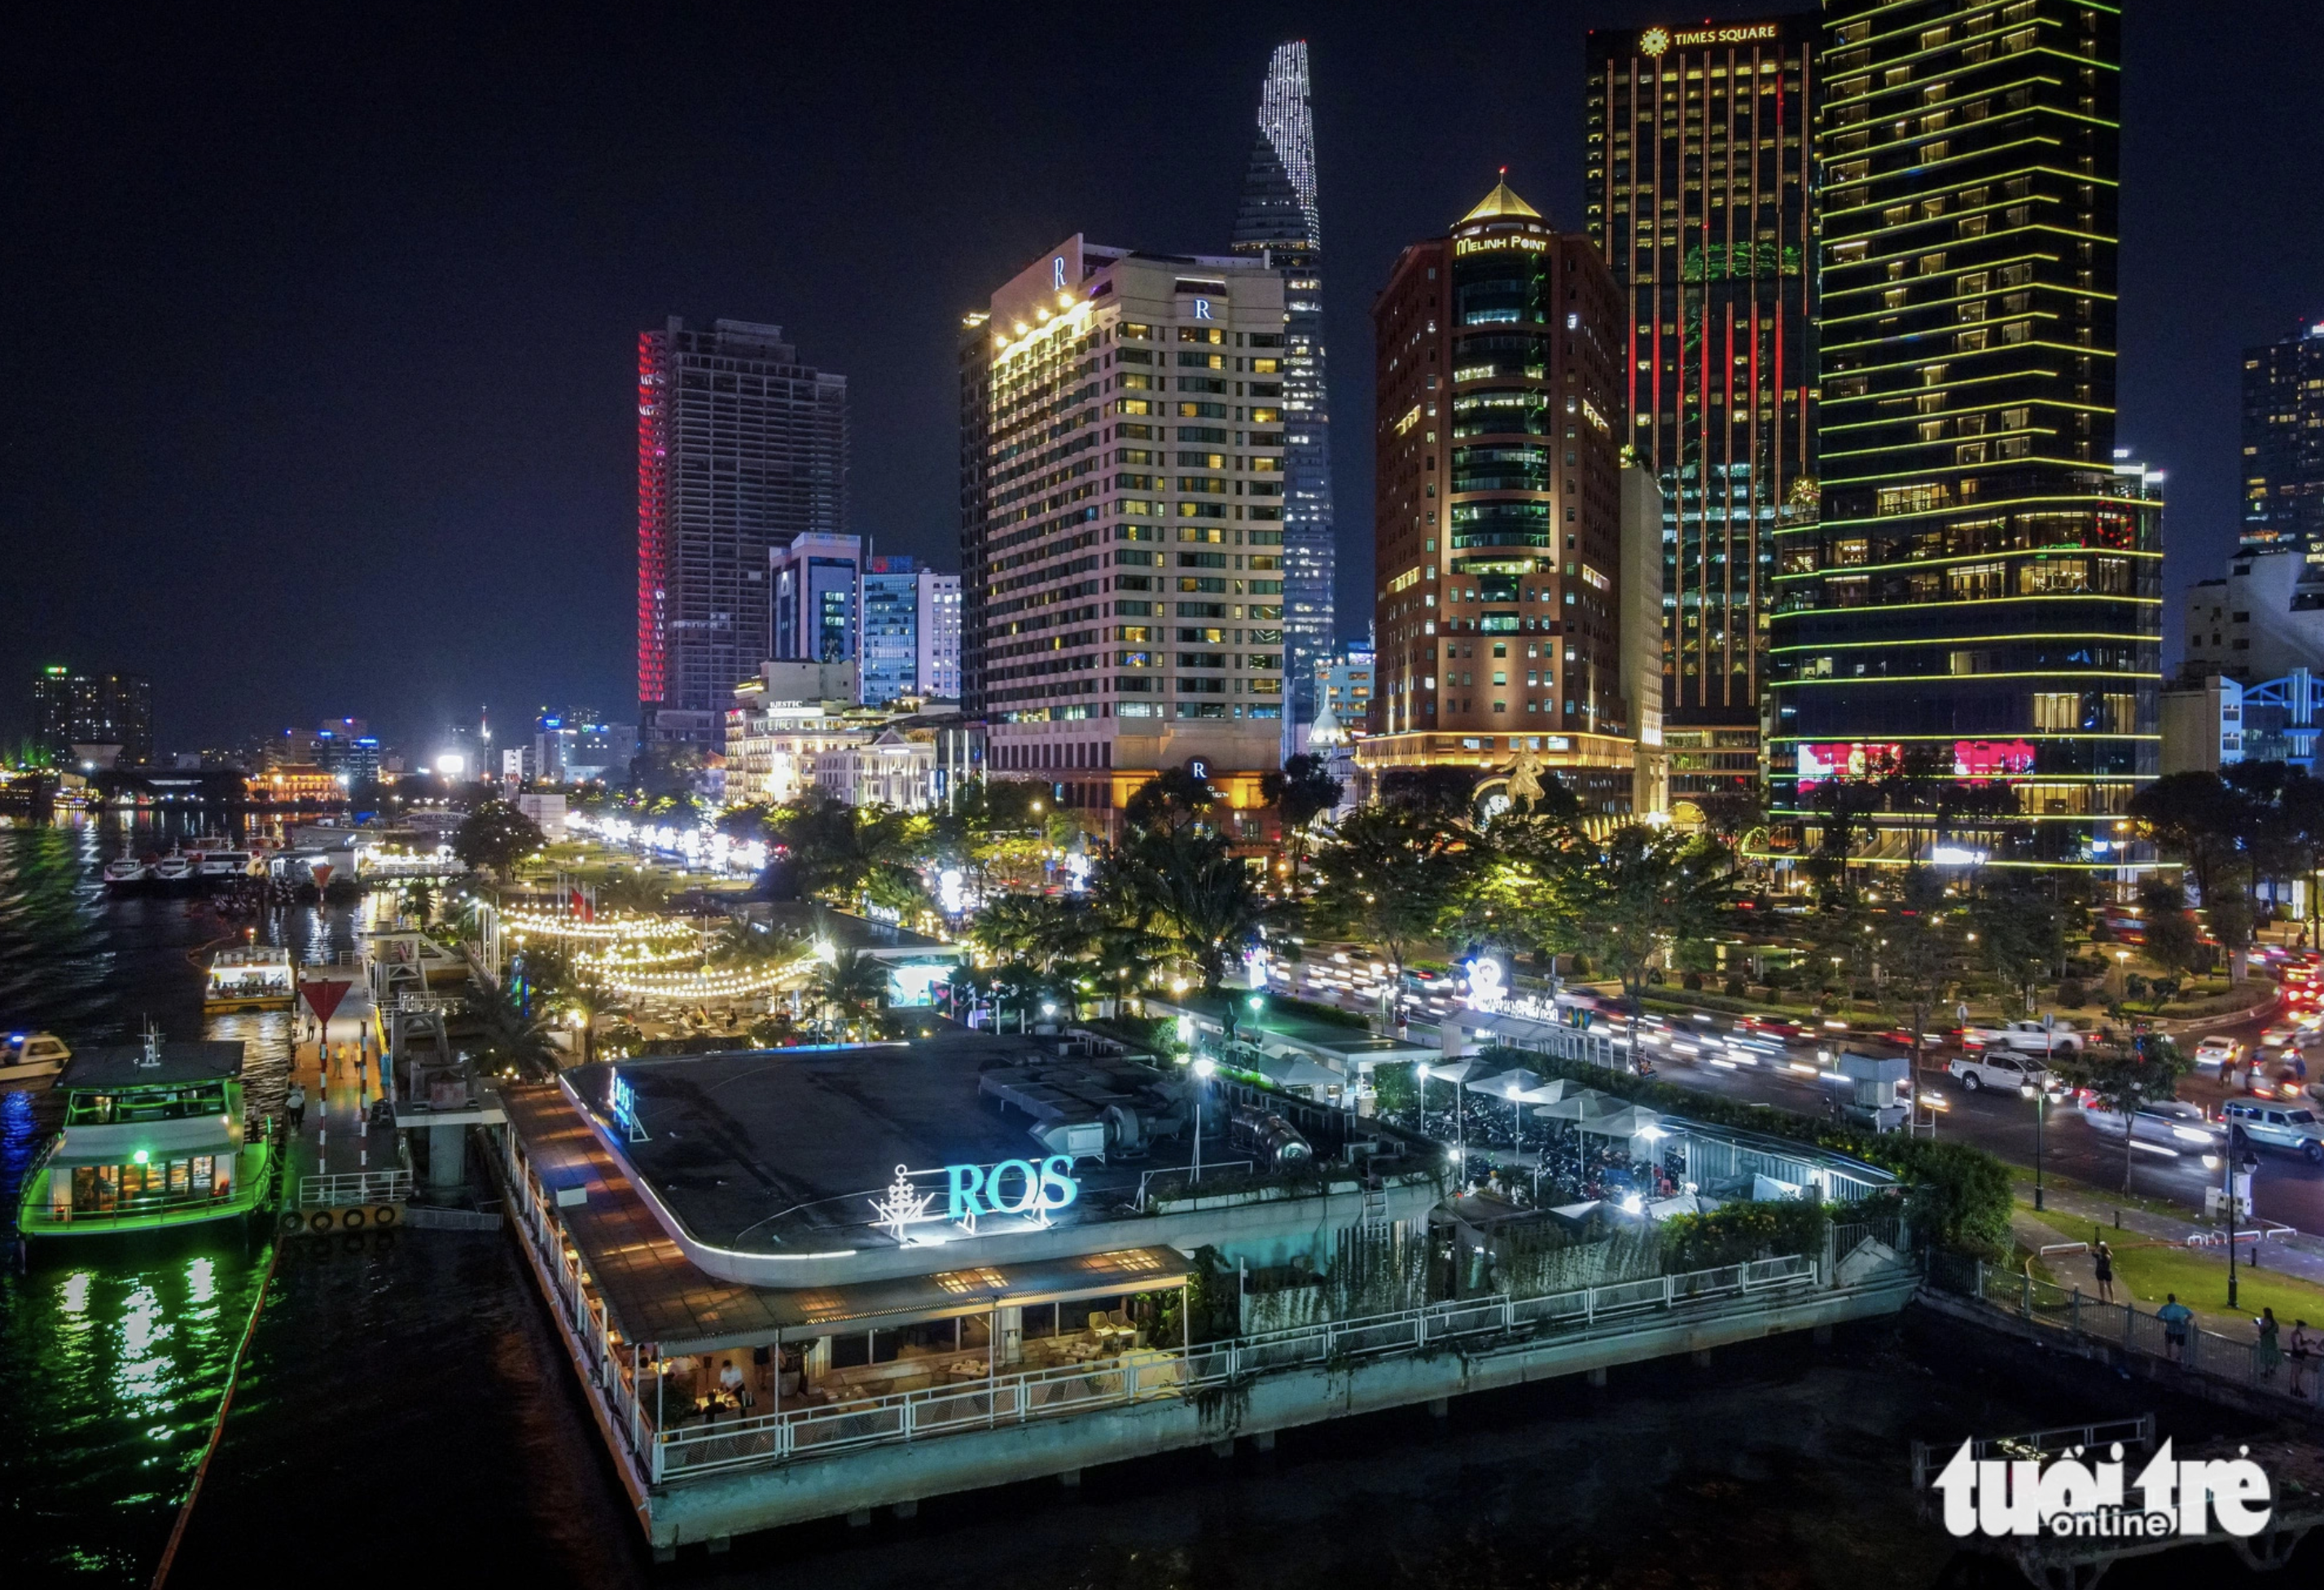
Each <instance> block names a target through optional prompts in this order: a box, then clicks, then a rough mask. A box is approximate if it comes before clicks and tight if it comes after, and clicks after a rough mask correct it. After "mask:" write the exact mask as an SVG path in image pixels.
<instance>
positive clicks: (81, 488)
mask: <svg viewBox="0 0 2324 1590" xmlns="http://www.w3.org/2000/svg"><path fill="white" fill-rule="evenodd" d="M2128 9H2129V10H2130V11H2131V12H2132V14H2131V15H2130V16H2129V17H2128V18H2126V23H2125V29H2126V41H2127V42H2126V51H2127V61H2126V72H2125V87H2124V103H2125V114H2126V126H2125V131H2124V156H2123V166H2124V177H2125V184H2124V198H2123V217H2124V228H2125V236H2124V246H2123V256H2122V257H2123V273H2122V287H2123V294H2124V301H2123V306H2122V347H2123V355H2124V356H2123V360H2122V388H2121V397H2122V402H2123V405H2124V408H2123V414H2122V420H2121V440H2122V442H2123V444H2124V445H2126V446H2130V447H2133V448H2136V449H2137V450H2138V453H2139V455H2140V456H2142V457H2144V458H2148V459H2150V460H2151V461H2153V463H2155V464H2157V465H2158V466H2161V467H2164V468H2167V469H2168V470H2169V471H2170V473H2171V477H2172V480H2171V492H2170V500H2171V506H2170V510H2169V513H2168V515H2167V518H2166V521H2165V524H2166V537H2167V541H2168V544H2169V546H2170V549H2171V559H2170V564H2169V571H2168V578H2169V584H2170V587H2171V590H2172V593H2173V596H2174V600H2173V604H2172V624H2171V628H2172V632H2173V633H2172V647H2171V654H2172V657H2173V658H2174V659H2175V654H2176V633H2175V632H2176V628H2177V625H2176V611H2175V609H2176V602H2175V594H2176V592H2177V591H2178V590H2179V589H2180V588H2181V587H2183V586H2184V585H2185V584H2186V583H2187V582H2189V581H2190V580H2193V579H2197V578H2204V577H2205V576H2207V575H2209V574H2213V573H2216V572H2218V564H2219V562H2220V559H2221V558H2222V556H2223V555H2224V553H2225V551H2226V550H2227V549H2228V548H2229V547H2230V546H2231V545H2232V542H2233V540H2234V537H2235V534H2236V521H2237V517H2238V514H2239V505H2238V484H2237V474H2238V471H2237V462H2236V447H2237V435H2236V423H2237V420H2236V406H2237V376H2238V366H2239V350H2240V349H2241V348H2242V347H2244V345H2246V343H2248V342H2255V341H2259V340H2263V339H2266V338H2271V337H2275V336H2278V335H2281V334H2282V333H2283V332H2285V331H2288V330H2289V329H2291V328H2293V327H2295V326H2297V325H2300V324H2301V323H2302V322H2304V321H2305V320H2308V319H2316V318H2324V282H2319V280H2318V277H2317V272H2316V269H2315V266H2314V264H2313V262H2314V261H2315V260H2316V259H2317V258H2318V257H2319V248H2318V244H2319V226H2324V223H2319V207H2318V204H2317V199H2316V195H2317V190H2318V171H2319V138H2324V127H2320V126H2319V117H2318V116H2317V115H2316V113H2315V106H2316V104H2317V96H2316V84H2317V83H2318V81H2319V76H2324V71H2319V69H2324V60H2319V55H2324V42H2319V30H2317V29H2316V28H2315V27H2314V26H2313V20H2314V10H2313V7H2312V5H2292V4H2276V5H2260V4H2254V5H2230V4H2226V3H2224V0H2206V3H2204V4H2201V5H2158V4H2154V3H2153V0H2135V3H2134V4H2133V5H2131V6H2130V7H2129V8H2128ZM833 14H839V16H840V18H841V20H834V17H833ZM1717 14H1718V15H1719V16H1720V18H1721V19H1735V18H1744V17H1749V16H1753V15H1759V14H1767V13H1766V9H1765V8H1763V7H1753V6H1735V5H1722V6H1720V7H1719V8H1718V10H1717ZM1693 19H1694V13H1693V12H1692V11H1689V12H1684V13H1678V12H1674V11H1673V10H1672V9H1671V8H1669V7H1665V6H1661V5H1647V4H1640V3H1635V0H1594V3H1592V4H1588V5H1564V4H1535V5H1498V6H1490V7H1484V6H1477V7H1471V6H1416V5H1401V6H1394V7H1388V6H1382V7H1360V6H1356V5H1306V6H1299V5H1263V4H1258V5H1235V6H1213V7H1193V8H1190V7H1184V6H1176V7H1173V6H1159V7H1157V6H1112V7H1108V6H1083V7H1068V8H1034V7H1020V8H1010V9H1007V10H1001V9H995V10H991V11H989V12H983V13H979V12H975V11H973V10H970V9H969V8H956V9H950V10H946V11H945V12H942V13H930V14H927V15H923V14H920V13H918V12H913V11H909V10H907V9H904V8H894V9H890V8H875V7H830V8H825V7H816V8H813V9H812V10H807V9H805V8H799V7H795V6H788V5H736V6H732V7H715V6H688V5H659V6H653V7H645V6H635V7H625V8H620V9H613V8H603V9H600V8H593V7H579V6H557V7H543V8H540V9H539V10H532V9H528V8H524V7H520V6H517V5H466V6H458V7H441V8H439V7H433V6H426V5H397V6H392V7H390V6H383V5H372V6H346V7H341V6H302V7H299V8H296V9H291V8H287V7H286V8H283V9H281V10H279V11H261V10H246V9H244V10H229V8H225V7H215V8H214V7H194V6H182V7H173V8H169V9H166V10H165V9H163V8H161V7H111V6H104V5H55V6H42V7H37V8H33V7H28V8H27V9H26V11H25V12H23V13H20V14H15V20H14V23H12V24H11V28H10V32H9V37H8V41H7V44H8V47H7V49H6V50H5V52H0V326H5V344H0V358H5V380H0V736H6V737H7V738H8V739H10V740H13V737H14V735H15V734H17V733H19V732H21V730H22V729H23V726H24V725H25V721H26V713H25V709H24V705H23V694H24V684H23V681H24V680H25V679H28V678H29V676H30V674H31V672H32V670H33V669H34V668H35V667H36V666H37V665H39V664H41V663H44V662H50V661H68V662H71V663H74V664H77V665H79V666H83V667H91V668H100V667H123V668H136V669H143V670H148V671H150V672H151V673H152V675H153V676H154V681H155V694H156V720H157V721H156V738H157V741H158V743H159V748H160V749H161V750H162V751H163V752H165V753H166V752H168V751H171V750H177V749H193V748H196V747H198V746H202V745H214V744H230V743H232V742H235V741H236V740H239V739H240V738H242V737H243V736H244V735H248V734H250V733H253V732H254V731H262V730H265V729H269V728H276V729H279V728H281V727H282V726H285V725H289V724H294V723H295V724H300V725H305V726H311V725H312V724H313V723H315V722H316V721H317V720H318V718H320V717H322V716H326V715H334V716H336V715H340V714H352V715H355V716H367V717H369V718H371V719H372V720H373V722H374V726H376V727H377V728H378V729H379V730H380V731H381V732H383V733H384V734H386V735H389V736H390V737H392V738H393V739H395V740H398V741H400V742H401V743H403V744H406V745H407V746H408V748H410V749H411V750H413V751H415V752H420V753H426V752H427V751H428V750H429V749H431V748H432V746H431V744H429V742H431V741H432V740H433V739H434V737H435V736H436V735H437V733H438V729H439V726H441V725H442V724H443V723H444V722H446V721H448V720H450V719H451V718H453V717H456V716H460V717H466V718H468V719H471V720H472V719H473V717H474V715H475V710H476V708H477V707H478V706H479V705H480V704H485V703H488V704H489V705H490V707H491V708H492V712H493V720H494V723H495V725H496V726H498V725H507V726H512V725H513V723H514V721H515V720H516V719H518V718H519V717H521V716H525V715H527V714H529V713H530V711H532V710H534V709H535V708H537V707H539V706H541V705H543V704H548V705H550V706H552V707H563V706H566V705H568V704H571V705H581V706H595V707H599V708H600V709H602V710H604V711H605V712H607V713H608V714H610V715H612V716H617V717H620V718H624V719H626V718H628V717H630V716H632V714H633V712H634V690H635V684H634V675H633V639H632V636H633V604H634V584H633V582H634V558H633V535H634V469H633V466H634V451H633V449H634V418H635V416H634V413H633V411H632V374H633V370H634V349H635V338H636V334H637V332H638V331H639V330H640V329H641V328H646V327H649V326H652V325H656V324H659V321H660V319H662V318H663V317H664V316H665V315H668V314H671V313H679V314H685V315H687V316H689V317H691V318H694V319H698V320H707V319H712V318H715V317H718V316H722V315H723V316H728V317H733V318H736V319H752V320H770V321H774V322H777V323H779V324H780V325H782V326H784V327H786V328H788V330H789V332H790V333H791V335H792V337H793V339H794V340H795V341H796V342H797V344H798V347H799V350H800V353H801V356H803V357H804V358H805V359H806V360H807V362H809V363H812V364H816V365H821V366H822V367H824V368H825V369H832V370H837V371H840V372H843V373H844V374H846V375H847V377H848V379H849V384H850V389H851V399H852V403H853V424H854V471H853V502H854V525H853V528H854V529H856V530H857V531H858V532H862V533H864V534H867V535H869V536H871V538H872V539H873V541H875V543H876V545H877V547H878V548H879V549H880V550H889V551H903V552H911V553H915V554H918V555H921V556H925V557H929V558H932V559H935V560H936V562H937V563H938V566H940V567H944V568H947V569H949V568H956V567H957V566H958V553H957V550H956V522H955V510H954V447H955V403H956V397H955V386H954V337H955V333H956V328H957V325H958V319H959V316H960V314H961V312H962V311H963V310H966V309H969V308H972V307H974V306H976V305H978V304H980V303H981V302H982V300H983V299H984V297H985V296H986V295H987V294H988V293H989V292H990V291H991V288H992V287H993V286H994V285H995V284H997V283H999V282H1001V281H1003V280H1005V279H1006V278H1007V277H1008V276H1009V275H1010V274H1011V273H1014V272H1015V271H1016V270H1018V269H1019V268H1020V267H1021V266H1022V265H1023V264H1024V263H1026V262H1027V261H1028V260H1030V259H1031V258H1032V257H1034V256H1035V255H1036V254H1038V253H1039V252H1041V251H1042V250H1044V249H1046V248H1047V246H1048V245H1050V244H1052V243H1054V242H1056V241H1057V240H1058V239H1059V238H1061V237H1063V236H1066V235H1068V234H1070V233H1072V232H1074V231H1077V230H1078V231H1083V232H1085V233H1087V234H1088V235H1089V236H1091V237H1092V238H1093V239H1095V240H1098V241H1102V242H1105V243H1111V244H1120V245H1129V246H1133V247H1139V248H1146V249H1152V250H1157V251H1162V252H1171V253H1194V252H1222V251H1223V248H1224V245H1225V243H1226V239H1227V236H1228V231H1229V227H1230V226H1231V221H1232V218H1233V212H1234V206H1235V199H1236V193H1237V189H1238V186H1239V183H1240V177H1241V173H1242V167H1243V162H1244V158H1245V156H1246V154H1247V153H1248V152H1249V149H1250V142H1251V138H1252V135H1253V125H1252V116H1253V111H1254V106H1255V102H1256V95H1257V91H1258V86H1259V76H1260V73H1261V71H1262V69H1264V66H1265V63H1266V60H1267V55H1268V50H1269V49H1270V48H1271V47H1272V46H1273V45H1274V44H1275V43H1276V42H1277V41H1278V40H1281V39H1284V38H1290V37H1305V38H1306V39H1307V40H1308V41H1309V46H1310V51H1311V55H1312V61H1313V69H1314V79H1315V118H1316V125H1317V150H1318V166H1319V171H1320V176H1321V184H1322V203H1323V228H1324V244H1325V261H1326V276H1325V280H1326V282H1327V284H1328V291H1327V295H1326V296H1327V302H1328V305H1329V315H1330V319H1329V325H1328V328H1327V335H1328V337H1329V343H1330V347H1331V350H1332V357H1333V365H1332V377H1333V382H1332V385H1333V404H1334V406H1335V409H1336V411H1337V414H1338V416H1339V422H1338V425H1337V428H1336V434H1335V441H1336V445H1337V456H1336V459H1335V473H1336V485H1337V491H1338V496H1339V521H1340V539H1341V563H1340V569H1341V578H1340V595H1339V599H1340V604H1341V627H1342V632H1343V633H1351V634H1360V633H1361V632H1362V629H1363V626H1364V623H1365V620H1366V619H1367V618H1368V616H1369V610H1370V599H1369V589H1370V576H1371V533H1370V502H1371V485H1370V482H1371V459H1370V447H1369V411H1370V406H1371V383H1370V365H1371V349H1370V332H1369V304H1370V301H1371V297H1372V294H1373V291H1375V289H1376V288H1377V287H1378V286H1379V283H1380V282H1383V281H1384V280H1385V279H1386V275H1387V272H1388V266H1389V264H1390V263H1391V262H1392V261H1393V260H1394V258H1395V256H1396V253H1397V249H1398V248H1399V247H1400V246H1401V245H1404V244H1405V243H1406V242H1408V241H1410V240H1412V239H1415V238H1418V237H1422V236H1431V235H1434V234H1439V233H1442V232H1443V230H1444V229H1445V228H1446V226H1448V225H1449V224H1450V223H1451V222H1452V220H1453V219H1454V218H1455V217H1458V216H1459V215H1460V214H1461V213H1462V211H1463V210H1464V209H1466V208H1468V206H1469V205H1470V204H1471V202H1473V201H1474V200H1475V199H1477V198H1478V197H1479V196H1480V195H1481V194H1482V193H1483V192H1484V191H1485V190H1487V189H1488V188H1489V187H1490V185H1491V183H1492V181H1493V174H1494V168H1495V167H1497V166H1500V165H1504V164H1506V165H1507V166H1508V168H1509V180H1510V181H1511V183H1512V184H1513V185H1514V186H1515V187H1516V188H1517V190H1518V191H1519V192H1521V193H1522V194H1524V195H1525V196H1526V198H1528V199H1531V200H1533V202H1534V203H1535V204H1536V205H1537V206H1539V207H1540V208H1542V209H1544V210H1545V212H1547V213H1548V214H1549V216H1550V217H1551V218H1552V219H1553V220H1554V221H1555V222H1556V223H1558V224H1560V225H1565V226H1578V225H1579V222H1580V209H1581V190H1582V156H1581V126H1582V38H1583V31H1584V29H1585V28H1586V27H1588V26H1591V25H1593V24H1594V25H1601V26H1637V25H1643V24H1644V23H1648V22H1665V23H1667V22H1673V21H1692V20H1693ZM1431 24H1436V25H1440V26H1441V27H1442V31H1441V32H1429V31H1426V30H1427V28H1428V27H1429V26H1430V25H1431Z"/></svg>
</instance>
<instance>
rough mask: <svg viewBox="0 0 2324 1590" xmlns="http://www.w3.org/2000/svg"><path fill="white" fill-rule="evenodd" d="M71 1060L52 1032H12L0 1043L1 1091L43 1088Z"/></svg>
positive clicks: (68, 1050)
mask: <svg viewBox="0 0 2324 1590" xmlns="http://www.w3.org/2000/svg"><path fill="white" fill-rule="evenodd" d="M70 1058H72V1050H71V1049H68V1048H66V1047H65V1040H63V1039H61V1038H59V1037H58V1036H57V1035H56V1034H55V1033H53V1032H11V1033H9V1034H8V1035H7V1036H6V1037H5V1039H0V1089H13V1088H25V1087H46V1086H48V1085H49V1079H50V1078H51V1077H54V1076H55V1075H56V1074H57V1073H58V1072H60V1071H61V1070H63V1069H64V1068H65V1062H66V1061H67V1060H69V1059H70Z"/></svg>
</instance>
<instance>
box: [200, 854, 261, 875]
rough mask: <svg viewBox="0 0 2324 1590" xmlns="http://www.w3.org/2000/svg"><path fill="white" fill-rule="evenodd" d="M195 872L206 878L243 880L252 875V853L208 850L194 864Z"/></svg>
mask: <svg viewBox="0 0 2324 1590" xmlns="http://www.w3.org/2000/svg"><path fill="white" fill-rule="evenodd" d="M194 871H195V872H196V873H197V874H198V875H200V876H202V877H205V878H241V877H246V876H248V875H249V873H250V852H248V851H246V850H207V851H204V852H203V853H202V854H201V855H199V856H198V857H197V858H196V859H195V862H194Z"/></svg>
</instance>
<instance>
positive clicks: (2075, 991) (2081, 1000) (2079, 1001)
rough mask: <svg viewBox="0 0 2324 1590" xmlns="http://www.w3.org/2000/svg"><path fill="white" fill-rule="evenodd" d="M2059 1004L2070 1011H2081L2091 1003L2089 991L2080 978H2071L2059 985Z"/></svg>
mask: <svg viewBox="0 0 2324 1590" xmlns="http://www.w3.org/2000/svg"><path fill="white" fill-rule="evenodd" d="M2058 1003H2060V1004H2061V1005H2063V1006H2065V1007H2066V1009H2068V1010H2070V1011H2078V1010H2080V1009H2081V1008H2082V1007H2083V1006H2084V1005H2086V1004H2088V1003H2090V994H2089V989H2087V988H2085V987H2083V986H2082V980H2081V979H2080V977H2069V978H2067V979H2066V980H2065V981H2064V982H2063V983H2061V984H2059V985H2058Z"/></svg>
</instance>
